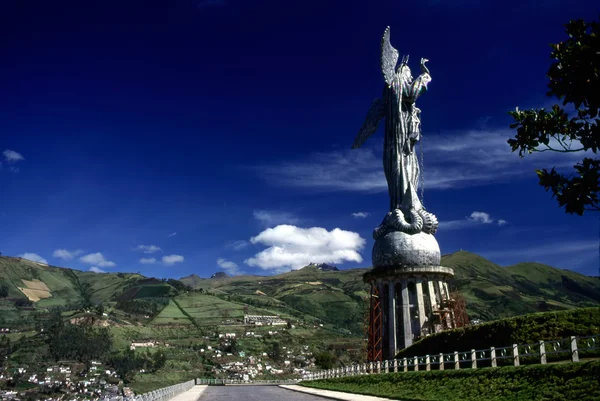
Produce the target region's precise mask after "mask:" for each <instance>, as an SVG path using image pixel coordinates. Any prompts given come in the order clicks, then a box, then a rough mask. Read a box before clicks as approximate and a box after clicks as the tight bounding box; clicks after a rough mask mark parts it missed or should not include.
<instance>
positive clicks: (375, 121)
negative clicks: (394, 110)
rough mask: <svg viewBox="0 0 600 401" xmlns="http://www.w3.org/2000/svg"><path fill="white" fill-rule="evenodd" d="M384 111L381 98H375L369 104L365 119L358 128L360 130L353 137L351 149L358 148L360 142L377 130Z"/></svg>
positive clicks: (383, 102) (360, 144)
mask: <svg viewBox="0 0 600 401" xmlns="http://www.w3.org/2000/svg"><path fill="white" fill-rule="evenodd" d="M384 112H385V101H384V100H383V99H381V98H380V99H375V100H374V101H373V103H372V104H371V108H370V109H369V112H368V113H367V118H366V119H365V122H364V123H363V126H362V127H361V128H360V131H358V135H356V139H354V143H353V144H352V149H356V148H360V147H361V146H362V144H363V143H365V141H366V140H367V138H368V137H370V136H371V135H373V134H374V133H375V131H377V126H378V125H379V122H380V121H381V119H382V118H383V115H384Z"/></svg>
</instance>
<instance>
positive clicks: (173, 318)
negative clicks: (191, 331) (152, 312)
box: [152, 300, 192, 324]
mask: <svg viewBox="0 0 600 401" xmlns="http://www.w3.org/2000/svg"><path fill="white" fill-rule="evenodd" d="M152 324H192V322H191V321H190V319H188V317H187V316H185V315H184V314H183V313H182V312H181V310H180V309H179V307H178V306H177V305H176V304H175V302H173V300H170V301H169V304H168V305H167V306H165V308H164V309H163V310H162V311H161V312H160V313H159V314H158V315H157V316H156V317H155V318H154V319H152Z"/></svg>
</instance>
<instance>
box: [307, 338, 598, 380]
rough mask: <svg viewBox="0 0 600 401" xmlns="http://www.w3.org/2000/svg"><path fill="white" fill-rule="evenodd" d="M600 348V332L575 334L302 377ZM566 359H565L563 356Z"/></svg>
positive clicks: (516, 360) (570, 354)
mask: <svg viewBox="0 0 600 401" xmlns="http://www.w3.org/2000/svg"><path fill="white" fill-rule="evenodd" d="M591 350H600V334H597V335H593V336H585V337H575V336H571V337H569V338H563V339H561V340H551V341H539V342H537V343H534V344H522V345H518V344H513V345H510V346H506V347H498V348H495V347H490V348H488V349H480V350H475V349H472V350H470V351H463V352H458V351H454V352H451V353H447V354H444V353H440V354H437V355H425V356H416V357H408V358H400V359H393V360H390V361H382V362H381V361H376V362H368V363H363V364H353V365H350V366H345V367H343V368H335V369H328V370H320V371H316V372H310V373H307V374H305V375H304V376H303V378H302V380H305V381H306V380H319V379H329V378H334V377H346V376H356V375H370V374H380V373H395V372H407V371H409V370H411V371H418V370H425V371H429V370H431V367H432V366H435V367H437V369H438V370H444V369H446V368H451V369H460V368H461V364H462V365H463V366H464V365H467V366H469V368H471V369H477V363H478V362H486V365H487V362H488V361H489V366H492V367H497V366H498V360H504V359H507V360H512V365H513V366H519V364H520V358H525V357H527V358H538V360H539V363H540V364H546V363H547V360H548V356H552V357H553V358H554V359H558V360H565V359H569V360H570V361H571V362H579V352H581V351H591ZM561 358H562V359H561Z"/></svg>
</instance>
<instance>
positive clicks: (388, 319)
mask: <svg viewBox="0 0 600 401" xmlns="http://www.w3.org/2000/svg"><path fill="white" fill-rule="evenodd" d="M453 275H454V271H453V270H452V269H451V268H449V267H443V266H416V267H396V268H393V267H386V268H375V269H373V270H371V271H369V272H367V273H365V275H364V277H363V278H364V281H365V282H367V283H369V284H370V286H371V291H370V294H371V299H370V310H369V331H368V335H369V338H368V352H367V358H368V359H369V360H370V361H381V360H388V359H392V358H394V357H395V355H396V353H397V352H398V351H400V350H401V349H403V348H406V347H408V346H410V345H412V343H413V342H414V341H416V340H417V339H419V338H421V337H424V336H427V335H429V334H433V333H438V332H440V331H443V330H447V329H452V328H455V327H456V321H455V316H454V308H453V304H454V300H453V299H452V297H451V294H450V291H449V287H448V279H449V278H451V277H452V276H453Z"/></svg>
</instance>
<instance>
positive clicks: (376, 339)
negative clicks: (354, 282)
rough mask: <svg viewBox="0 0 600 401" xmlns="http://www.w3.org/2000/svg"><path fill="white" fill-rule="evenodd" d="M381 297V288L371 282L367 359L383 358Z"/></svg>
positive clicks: (379, 359)
mask: <svg viewBox="0 0 600 401" xmlns="http://www.w3.org/2000/svg"><path fill="white" fill-rule="evenodd" d="M381 309H382V308H381V298H380V297H379V289H378V288H377V286H376V285H373V283H371V297H370V308H369V338H368V342H367V360H368V361H369V362H371V361H382V360H383V349H382V348H383V347H382V345H383V344H382V340H383V316H382V315H381V312H382V310H381Z"/></svg>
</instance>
